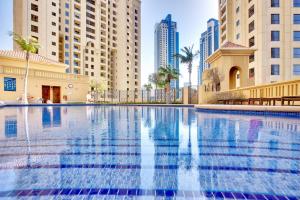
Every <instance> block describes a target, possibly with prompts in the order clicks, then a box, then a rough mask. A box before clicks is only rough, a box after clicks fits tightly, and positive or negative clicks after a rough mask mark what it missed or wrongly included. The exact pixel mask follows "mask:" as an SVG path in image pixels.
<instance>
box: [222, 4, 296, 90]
mask: <svg viewBox="0 0 300 200" xmlns="http://www.w3.org/2000/svg"><path fill="white" fill-rule="evenodd" d="M219 20H220V46H221V47H222V46H223V45H225V44H226V43H227V44H228V42H232V43H234V44H237V45H241V46H245V47H248V48H250V49H253V50H255V52H254V53H253V54H252V55H250V56H249V65H248V66H247V67H248V78H249V80H250V82H254V83H255V85H260V84H268V83H273V82H281V81H288V80H293V79H299V78H300V1H299V0H219Z"/></svg>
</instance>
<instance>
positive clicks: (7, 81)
mask: <svg viewBox="0 0 300 200" xmlns="http://www.w3.org/2000/svg"><path fill="white" fill-rule="evenodd" d="M16 89H17V87H16V79H15V78H9V77H4V91H9V92H15V91H16Z"/></svg>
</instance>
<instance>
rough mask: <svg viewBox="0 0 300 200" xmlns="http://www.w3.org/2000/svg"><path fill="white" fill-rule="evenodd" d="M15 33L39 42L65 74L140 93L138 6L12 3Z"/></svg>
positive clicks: (134, 2) (115, 0)
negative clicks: (87, 77)
mask: <svg viewBox="0 0 300 200" xmlns="http://www.w3.org/2000/svg"><path fill="white" fill-rule="evenodd" d="M14 31H15V32H16V33H18V34H21V35H22V36H24V37H29V36H32V37H35V38H36V39H38V41H39V43H40V44H41V48H40V49H39V52H38V53H39V54H40V55H42V56H45V57H47V58H48V59H51V60H54V61H58V62H62V63H65V64H66V65H67V66H68V68H67V69H66V72H67V73H72V74H81V75H87V76H89V77H90V80H96V81H97V82H99V83H102V84H104V85H105V86H106V88H107V89H108V90H137V89H139V88H140V84H141V80H140V77H141V76H140V74H141V67H140V66H141V1H140V0H27V1H24V0H14ZM14 48H15V49H17V47H16V46H15V47H14Z"/></svg>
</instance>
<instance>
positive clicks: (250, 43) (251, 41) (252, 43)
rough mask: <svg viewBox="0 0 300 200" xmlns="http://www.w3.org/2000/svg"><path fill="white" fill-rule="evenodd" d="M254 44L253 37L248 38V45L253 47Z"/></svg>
mask: <svg viewBox="0 0 300 200" xmlns="http://www.w3.org/2000/svg"><path fill="white" fill-rule="evenodd" d="M254 45H255V38H254V36H253V37H252V38H250V39H249V47H253V46H254Z"/></svg>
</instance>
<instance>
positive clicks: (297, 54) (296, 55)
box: [294, 48, 300, 58]
mask: <svg viewBox="0 0 300 200" xmlns="http://www.w3.org/2000/svg"><path fill="white" fill-rule="evenodd" d="M294 58H300V48H294Z"/></svg>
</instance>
